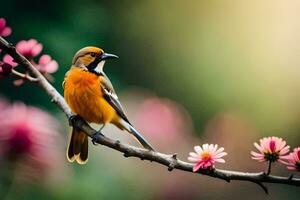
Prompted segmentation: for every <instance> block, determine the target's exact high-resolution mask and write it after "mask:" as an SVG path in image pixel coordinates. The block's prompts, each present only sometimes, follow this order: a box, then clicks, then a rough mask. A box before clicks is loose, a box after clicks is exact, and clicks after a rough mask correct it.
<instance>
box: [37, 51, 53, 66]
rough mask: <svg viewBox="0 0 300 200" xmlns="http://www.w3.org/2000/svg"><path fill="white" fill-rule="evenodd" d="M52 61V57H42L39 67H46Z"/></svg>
mask: <svg viewBox="0 0 300 200" xmlns="http://www.w3.org/2000/svg"><path fill="white" fill-rule="evenodd" d="M50 61H51V56H49V55H47V54H45V55H42V56H41V57H40V60H39V65H46V64H48V63H49V62H50Z"/></svg>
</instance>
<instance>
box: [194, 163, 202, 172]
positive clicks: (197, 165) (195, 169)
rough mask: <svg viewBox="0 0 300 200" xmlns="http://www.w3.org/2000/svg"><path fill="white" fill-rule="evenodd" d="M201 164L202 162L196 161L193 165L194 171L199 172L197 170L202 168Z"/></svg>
mask: <svg viewBox="0 0 300 200" xmlns="http://www.w3.org/2000/svg"><path fill="white" fill-rule="evenodd" d="M201 166H202V165H201V163H200V162H199V163H196V164H195V165H194V167H193V172H197V171H198V170H199V169H200V167H201Z"/></svg>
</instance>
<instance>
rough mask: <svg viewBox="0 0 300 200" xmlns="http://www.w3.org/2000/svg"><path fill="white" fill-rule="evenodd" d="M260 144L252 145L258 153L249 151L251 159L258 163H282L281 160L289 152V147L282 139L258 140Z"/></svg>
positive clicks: (266, 138) (267, 138) (268, 138)
mask: <svg viewBox="0 0 300 200" xmlns="http://www.w3.org/2000/svg"><path fill="white" fill-rule="evenodd" d="M259 142H260V144H257V143H256V142H255V143H254V146H255V147H256V148H257V149H258V151H259V153H257V152H254V151H251V155H252V159H254V160H257V161H259V162H264V161H270V162H275V161H279V162H283V160H282V158H283V156H284V155H286V154H287V153H288V152H289V149H290V146H287V145H286V142H285V141H284V140H283V139H282V138H278V137H274V136H272V137H265V138H262V139H260V140H259Z"/></svg>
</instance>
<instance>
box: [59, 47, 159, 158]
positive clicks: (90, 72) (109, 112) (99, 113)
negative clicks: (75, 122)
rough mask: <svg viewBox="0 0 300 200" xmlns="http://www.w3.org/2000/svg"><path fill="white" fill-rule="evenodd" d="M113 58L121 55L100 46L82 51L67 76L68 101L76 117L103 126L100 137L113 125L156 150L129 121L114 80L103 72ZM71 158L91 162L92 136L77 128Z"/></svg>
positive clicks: (74, 59) (68, 151) (69, 156)
mask: <svg viewBox="0 0 300 200" xmlns="http://www.w3.org/2000/svg"><path fill="white" fill-rule="evenodd" d="M113 58H118V56H116V55H113V54H108V53H105V52H104V51H103V50H102V49H100V48H97V47H85V48H82V49H80V50H79V51H78V52H77V53H76V54H75V56H74V58H73V61H72V66H71V69H70V70H69V71H68V72H67V73H66V75H65V79H64V82H63V88H64V97H65V100H66V102H67V103H68V105H69V106H70V108H71V110H72V111H73V113H75V114H76V115H78V116H80V117H82V118H83V119H84V120H86V121H87V122H90V123H91V122H93V123H97V124H102V127H101V129H100V130H99V131H98V134H101V132H100V131H101V130H102V128H103V127H104V126H105V125H106V124H108V123H112V124H114V125H116V126H117V127H118V128H120V129H121V130H126V131H128V132H129V133H130V134H132V135H133V136H134V137H135V138H136V139H137V140H138V141H139V142H140V143H141V144H142V145H143V146H144V147H145V148H147V149H149V150H152V151H154V149H153V147H152V146H151V145H150V144H149V143H148V142H147V141H146V140H145V138H144V137H143V136H142V135H141V134H140V133H139V132H138V131H137V130H135V129H134V127H133V126H132V124H131V123H130V122H129V120H128V118H127V117H126V115H125V113H124V111H123V109H122V106H121V103H120V102H119V100H118V96H117V95H116V93H115V90H114V88H113V86H112V84H111V82H110V80H109V79H108V77H107V76H106V75H105V73H104V72H103V66H104V64H105V61H106V60H108V59H113ZM67 158H68V160H69V161H70V162H74V160H76V161H77V162H78V163H79V164H85V163H86V162H87V160H88V136H87V135H86V134H85V133H83V132H82V131H80V130H78V129H75V128H73V129H72V135H71V138H70V142H69V146H68V150H67Z"/></svg>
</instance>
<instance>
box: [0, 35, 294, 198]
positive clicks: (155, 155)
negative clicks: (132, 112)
mask: <svg viewBox="0 0 300 200" xmlns="http://www.w3.org/2000/svg"><path fill="white" fill-rule="evenodd" d="M0 48H1V49H3V50H4V51H6V52H7V53H8V54H10V55H11V56H12V57H13V58H14V60H15V61H16V62H18V63H19V64H22V65H24V66H25V67H26V68H27V70H28V71H30V72H31V73H32V74H33V75H34V76H35V77H36V78H37V79H38V81H37V82H36V83H38V84H39V85H40V86H41V87H42V89H43V90H45V91H46V92H47V94H48V95H49V96H50V97H51V98H52V100H51V101H52V102H54V103H56V104H57V105H58V107H59V108H60V109H61V110H62V111H63V112H64V113H65V114H66V115H67V117H68V119H69V118H70V117H71V116H72V112H71V110H70V108H69V106H68V105H67V104H66V102H65V100H64V98H63V97H62V96H61V95H60V94H59V93H58V92H57V91H56V90H55V88H54V87H53V86H52V85H51V84H50V83H49V82H48V81H47V80H46V79H45V77H44V76H43V75H42V74H41V73H40V72H39V71H38V70H37V69H36V68H35V67H34V66H33V65H32V64H31V63H30V62H29V61H28V60H27V59H26V58H25V57H24V56H22V55H20V54H19V53H18V52H17V51H16V49H15V47H14V46H13V45H11V44H9V43H8V42H7V41H6V40H4V39H3V38H2V37H0ZM72 125H73V126H74V127H75V128H78V129H81V130H82V131H84V132H85V133H86V134H87V135H88V136H89V137H92V136H94V134H95V133H96V132H97V131H96V130H94V129H93V128H91V127H90V126H89V124H88V123H87V122H85V121H84V120H82V119H80V118H75V120H73V122H72ZM94 139H95V142H96V143H98V144H102V145H104V146H107V147H109V148H111V149H115V150H117V151H120V152H122V153H123V154H124V156H125V157H137V158H140V159H141V160H149V161H152V162H156V163H160V164H162V165H165V166H166V167H167V169H168V170H169V171H171V170H173V169H179V170H183V171H187V172H193V165H192V164H190V163H187V162H184V161H182V160H179V159H178V158H177V154H173V155H168V154H164V153H160V152H154V151H149V150H146V149H143V148H138V147H135V146H131V145H128V144H123V143H121V142H120V141H118V140H113V139H111V138H108V137H105V136H103V135H98V136H97V137H96V138H94ZM197 173H198V174H203V175H207V176H210V177H214V178H218V179H221V180H224V181H227V182H230V181H231V180H239V181H248V182H253V183H256V184H258V185H259V186H260V187H262V188H263V190H264V191H265V192H266V193H267V192H268V190H267V188H266V187H265V186H264V185H263V183H276V184H285V185H293V186H298V187H299V186H300V178H294V177H293V176H290V177H282V176H274V175H267V174H266V173H264V172H258V173H249V172H240V171H230V170H223V169H212V170H199V171H198V172H197Z"/></svg>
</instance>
